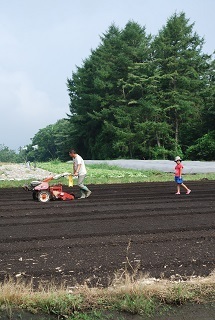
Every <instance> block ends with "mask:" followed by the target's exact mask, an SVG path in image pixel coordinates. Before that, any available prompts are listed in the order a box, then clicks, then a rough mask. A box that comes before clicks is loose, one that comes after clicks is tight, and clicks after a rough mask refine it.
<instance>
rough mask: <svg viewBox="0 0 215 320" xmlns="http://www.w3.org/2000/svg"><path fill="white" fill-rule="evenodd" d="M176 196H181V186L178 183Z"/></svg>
mask: <svg viewBox="0 0 215 320" xmlns="http://www.w3.org/2000/svg"><path fill="white" fill-rule="evenodd" d="M176 194H180V184H179V183H177V193H176Z"/></svg>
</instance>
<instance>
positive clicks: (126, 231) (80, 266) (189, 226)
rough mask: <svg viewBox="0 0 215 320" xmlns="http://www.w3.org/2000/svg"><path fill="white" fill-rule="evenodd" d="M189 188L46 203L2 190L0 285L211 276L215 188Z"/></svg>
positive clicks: (110, 188)
mask: <svg viewBox="0 0 215 320" xmlns="http://www.w3.org/2000/svg"><path fill="white" fill-rule="evenodd" d="M188 185H189V188H191V189H192V192H191V194H190V195H186V194H185V192H184V190H182V192H181V195H175V188H176V186H175V185H174V183H172V182H171V183H170V182H169V183H133V184H114V185H91V186H89V187H90V189H91V190H92V195H91V196H90V197H89V198H88V199H83V200H78V199H77V200H73V201H50V202H48V203H40V202H37V201H34V200H33V199H32V194H31V192H25V191H24V190H22V189H0V218H1V219H0V280H3V279H4V278H5V277H7V276H8V275H12V276H14V277H19V278H20V277H22V278H23V279H30V278H33V279H35V283H36V282H37V280H39V281H41V280H42V281H50V280H51V279H52V280H55V281H57V282H61V281H67V284H68V285H71V286H74V285H75V284H76V283H79V284H80V283H83V282H84V281H87V282H88V284H89V285H100V286H106V285H107V284H108V283H109V282H110V280H111V279H113V277H114V274H115V273H116V272H117V271H119V272H121V273H123V271H124V270H125V268H127V269H128V270H129V271H132V269H135V268H138V270H139V271H140V272H141V273H143V274H149V275H150V277H156V278H159V277H165V278H171V279H178V278H186V277H188V276H191V275H193V276H194V275H195V276H207V275H209V274H210V273H211V272H212V271H213V270H214V268H215V249H214V248H215V181H197V182H189V184H188ZM64 189H65V191H70V192H71V191H73V192H74V193H75V194H76V195H78V193H79V191H78V189H77V187H76V186H75V187H74V188H73V189H69V188H67V187H65V188H64Z"/></svg>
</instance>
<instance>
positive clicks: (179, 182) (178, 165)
mask: <svg viewBox="0 0 215 320" xmlns="http://www.w3.org/2000/svg"><path fill="white" fill-rule="evenodd" d="M181 161H182V160H181V158H180V157H178V156H177V157H176V158H175V162H176V166H175V182H176V183H177V192H176V194H180V189H181V185H182V187H184V188H185V189H186V190H187V192H186V194H190V192H191V190H190V189H188V188H187V186H186V185H185V184H184V183H183V179H182V169H183V168H184V167H183V165H182V164H181Z"/></svg>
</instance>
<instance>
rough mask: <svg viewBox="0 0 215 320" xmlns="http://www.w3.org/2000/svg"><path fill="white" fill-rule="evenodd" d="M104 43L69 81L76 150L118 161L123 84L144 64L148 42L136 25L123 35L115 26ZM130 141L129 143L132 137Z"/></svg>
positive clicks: (131, 25) (104, 37)
mask: <svg viewBox="0 0 215 320" xmlns="http://www.w3.org/2000/svg"><path fill="white" fill-rule="evenodd" d="M101 40H102V43H101V44H100V46H99V47H98V49H97V50H95V51H93V52H92V54H91V57H90V58H89V59H87V60H86V61H85V62H84V66H83V67H82V68H78V70H77V72H76V73H73V77H72V79H68V90H69V95H70V111H71V116H70V119H71V123H72V125H73V126H74V131H75V140H76V147H77V148H78V149H79V150H81V152H82V154H83V155H84V156H85V157H90V158H95V157H96V158H105V157H106V158H107V157H108V158H110V157H111V158H112V157H115V155H116V153H115V152H116V149H117V151H118V156H121V155H122V154H124V153H123V152H122V153H121V152H120V148H119V149H118V148H117V145H118V144H117V142H118V140H119V134H120V130H116V128H117V127H119V126H120V124H121V125H122V121H121V120H120V119H121V118H122V117H123V116H124V114H125V110H124V109H123V107H124V105H125V99H124V94H123V82H122V81H121V80H122V79H123V81H125V79H127V77H128V74H129V67H132V65H133V63H134V62H142V61H143V58H144V55H145V51H147V50H146V48H145V47H146V46H147V45H148V42H149V40H148V38H147V37H146V35H145V28H141V27H140V26H139V25H138V24H136V23H134V22H129V23H128V24H127V25H126V27H125V29H124V30H122V31H120V30H119V29H118V28H117V27H115V26H114V25H112V26H111V27H110V28H109V30H108V32H107V33H106V34H104V35H103V37H101ZM144 48H145V49H144ZM120 111H122V114H121V115H120V114H119V113H120ZM124 123H125V122H124ZM122 130H123V132H124V136H125V133H126V132H127V130H128V127H126V128H123V127H121V131H122ZM125 130H126V131H125ZM127 140H129V141H130V136H128V137H127V139H126V141H127ZM128 153H129V154H131V150H128ZM128 153H126V155H127V156H128Z"/></svg>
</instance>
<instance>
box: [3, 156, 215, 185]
mask: <svg viewBox="0 0 215 320" xmlns="http://www.w3.org/2000/svg"><path fill="white" fill-rule="evenodd" d="M37 167H38V168H41V169H44V170H47V171H48V172H52V173H55V174H57V173H63V172H71V171H72V164H71V163H63V162H60V161H50V162H43V163H38V164H37ZM87 172H88V173H87V177H86V183H87V184H111V183H135V182H167V181H173V173H165V172H160V171H154V170H149V171H144V170H133V169H125V168H120V167H117V166H109V165H107V164H96V165H88V166H87ZM44 178H45V177H44ZM184 179H185V180H186V181H194V180H215V173H204V174H203V173H202V174H186V175H184ZM31 180H33V179H31ZM29 182H30V181H28V180H20V181H16V180H4V181H1V182H0V188H9V187H21V186H23V184H25V183H29ZM58 182H61V183H62V184H65V185H67V184H68V181H67V179H66V178H62V179H61V180H58Z"/></svg>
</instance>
